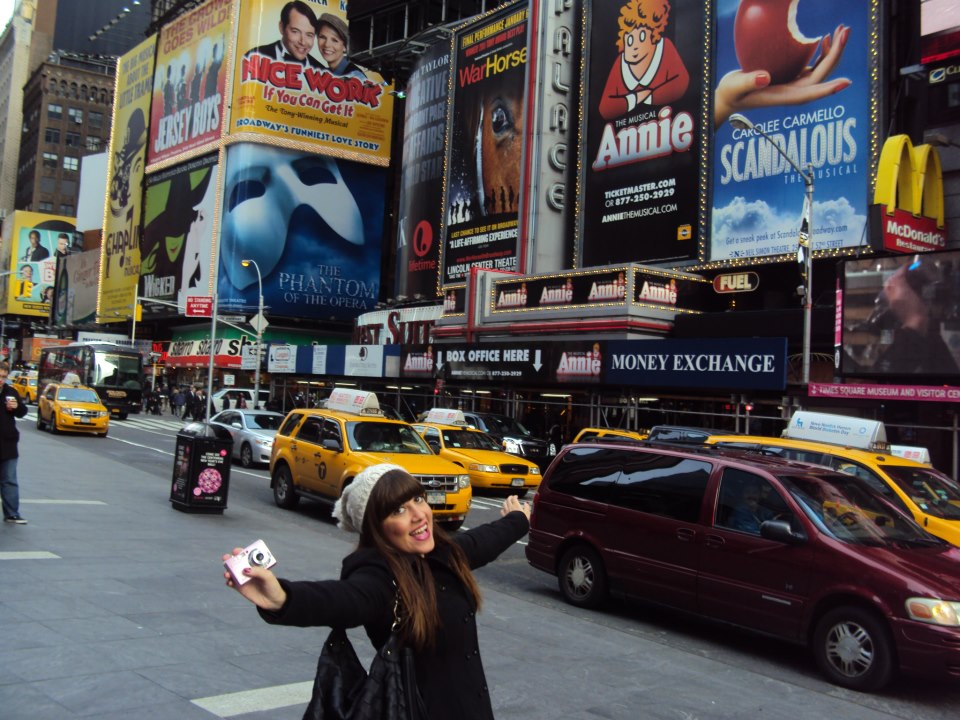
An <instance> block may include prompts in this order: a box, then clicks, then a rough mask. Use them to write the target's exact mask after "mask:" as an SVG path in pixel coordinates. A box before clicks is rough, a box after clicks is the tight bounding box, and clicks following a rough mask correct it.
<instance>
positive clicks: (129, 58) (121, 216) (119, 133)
mask: <svg viewBox="0 0 960 720" xmlns="http://www.w3.org/2000/svg"><path fill="white" fill-rule="evenodd" d="M156 44H157V37H156V35H153V36H151V37H149V38H148V39H146V40H144V41H143V42H142V43H140V44H139V45H137V46H136V47H135V48H134V49H133V50H131V51H130V52H128V53H126V54H125V55H122V56H121V57H120V59H119V60H118V61H117V88H116V92H115V93H114V104H113V130H112V131H111V133H110V160H109V166H108V167H107V190H108V192H107V197H106V203H105V208H104V212H103V245H102V246H101V256H100V288H99V291H98V300H97V322H101V323H105V322H122V321H124V320H127V319H128V318H131V317H133V313H134V307H133V305H134V296H135V295H136V290H137V281H138V280H139V277H140V211H141V208H142V201H143V171H144V164H145V163H146V155H147V137H148V134H147V118H148V117H149V116H150V93H151V90H152V89H153V58H154V52H155V50H156Z"/></svg>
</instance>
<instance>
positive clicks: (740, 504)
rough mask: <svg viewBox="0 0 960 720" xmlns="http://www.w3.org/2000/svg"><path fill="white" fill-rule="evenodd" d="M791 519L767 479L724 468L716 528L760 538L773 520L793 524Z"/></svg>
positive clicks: (787, 510)
mask: <svg viewBox="0 0 960 720" xmlns="http://www.w3.org/2000/svg"><path fill="white" fill-rule="evenodd" d="M792 518H793V513H791V512H790V511H789V509H788V507H787V504H786V502H785V501H784V499H783V497H781V496H780V493H778V492H777V491H776V489H775V488H774V487H773V485H771V484H770V482H769V481H767V479H766V478H764V477H762V476H760V475H756V474H754V473H750V472H747V471H745V470H739V469H737V468H724V471H723V477H722V478H721V479H720V495H719V499H718V501H717V510H716V514H715V517H714V524H716V525H718V526H719V527H726V528H730V529H731V530H739V531H741V532H748V533H751V534H753V535H759V534H760V524H761V523H763V522H766V521H767V520H774V519H780V520H786V519H790V520H791V521H792ZM795 529H796V528H795Z"/></svg>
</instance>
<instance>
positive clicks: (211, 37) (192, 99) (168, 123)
mask: <svg viewBox="0 0 960 720" xmlns="http://www.w3.org/2000/svg"><path fill="white" fill-rule="evenodd" d="M232 16H233V0H207V2H205V3H204V4H203V5H201V6H200V7H198V8H196V9H194V10H191V11H190V12H188V13H186V14H184V15H181V16H180V17H178V18H176V19H175V20H173V21H171V22H169V23H167V24H166V25H164V26H163V29H162V30H161V31H160V39H159V40H158V41H157V45H158V46H157V63H156V70H155V72H154V75H153V103H152V107H151V111H150V146H149V148H148V150H147V165H153V164H154V163H156V162H160V161H162V160H167V159H169V158H172V157H176V156H177V155H180V154H181V153H185V152H187V151H190V150H198V151H199V150H201V149H202V148H203V147H204V146H208V145H210V144H212V143H214V142H216V141H217V140H219V139H220V133H221V130H222V128H223V112H224V107H223V102H224V98H225V97H226V93H225V92H224V88H225V85H226V79H227V78H226V76H227V74H226V69H225V68H226V66H225V65H224V62H223V58H224V51H225V50H226V48H227V45H228V39H229V33H230V21H231V18H232Z"/></svg>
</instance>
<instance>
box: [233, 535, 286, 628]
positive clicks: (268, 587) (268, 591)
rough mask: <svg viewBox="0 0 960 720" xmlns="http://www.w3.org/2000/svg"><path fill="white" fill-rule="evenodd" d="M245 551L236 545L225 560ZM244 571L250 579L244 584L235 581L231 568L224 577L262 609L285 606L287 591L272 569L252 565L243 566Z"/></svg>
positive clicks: (273, 610)
mask: <svg viewBox="0 0 960 720" xmlns="http://www.w3.org/2000/svg"><path fill="white" fill-rule="evenodd" d="M243 552H244V548H239V547H236V548H234V549H233V551H232V552H231V553H230V554H229V555H224V556H223V561H224V562H227V561H228V560H230V558H231V557H234V556H236V555H240V554H241V553H243ZM242 572H243V575H244V577H246V578H247V579H248V581H247V582H245V583H243V584H242V585H238V584H237V583H236V582H234V580H233V576H232V575H231V574H230V571H229V570H228V571H226V572H224V573H223V577H224V579H225V580H226V581H227V587H232V588H234V589H236V591H237V592H238V593H240V594H241V595H243V596H244V597H245V598H246V599H247V600H249V601H250V602H252V603H253V604H254V605H256V606H257V607H258V608H260V609H262V610H268V611H271V612H275V611H277V610H279V609H280V608H282V607H283V605H284V603H286V601H287V593H286V592H285V591H284V589H283V586H281V585H280V581H279V580H277V576H276V575H274V574H273V572H272V571H270V570H268V569H267V568H263V567H253V566H250V567H245V568H243V570H242Z"/></svg>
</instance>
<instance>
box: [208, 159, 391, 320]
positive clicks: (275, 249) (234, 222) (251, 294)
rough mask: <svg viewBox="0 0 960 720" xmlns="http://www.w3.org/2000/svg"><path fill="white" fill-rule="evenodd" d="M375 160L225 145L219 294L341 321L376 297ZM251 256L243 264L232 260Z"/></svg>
mask: <svg viewBox="0 0 960 720" xmlns="http://www.w3.org/2000/svg"><path fill="white" fill-rule="evenodd" d="M385 186H386V170H385V169H384V168H380V167H376V166H373V165H368V164H366V163H355V162H350V161H348V160H342V159H337V158H333V157H329V156H327V155H316V154H313V153H303V152H298V151H295V150H288V149H285V148H278V147H273V146H270V145H261V144H259V143H235V144H233V145H231V146H230V147H229V148H228V149H227V162H226V171H225V173H224V182H223V188H224V189H223V196H224V203H223V210H222V213H221V219H220V270H219V275H218V289H219V303H220V309H221V311H223V312H225V313H230V312H235V313H246V314H256V312H257V307H258V274H259V276H260V277H261V278H262V284H263V298H264V304H265V306H266V307H267V308H268V312H269V314H270V315H271V316H286V317H299V318H316V319H322V320H337V321H349V320H352V319H353V318H354V317H356V316H357V315H360V314H362V313H364V312H367V311H369V310H372V309H373V307H374V305H376V303H377V301H378V299H379V292H380V271H381V263H380V255H381V239H382V233H383V205H384V202H385V200H384V195H385ZM245 259H248V260H253V261H254V262H255V263H256V264H255V265H254V264H253V263H251V264H250V265H249V266H248V267H243V266H242V265H241V260H245Z"/></svg>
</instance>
